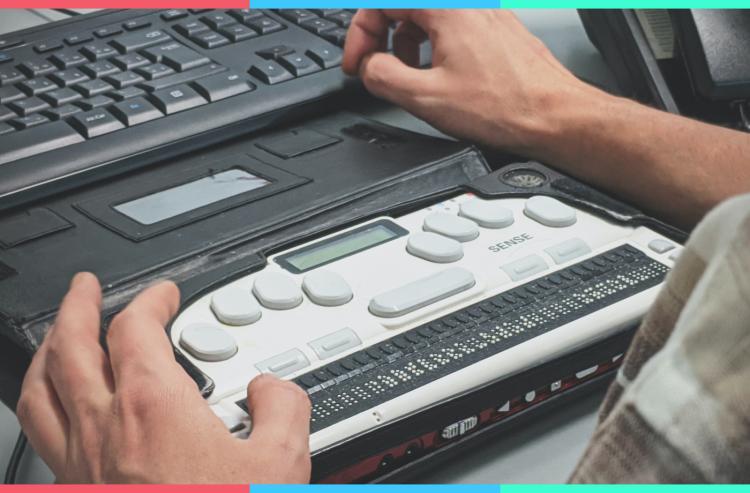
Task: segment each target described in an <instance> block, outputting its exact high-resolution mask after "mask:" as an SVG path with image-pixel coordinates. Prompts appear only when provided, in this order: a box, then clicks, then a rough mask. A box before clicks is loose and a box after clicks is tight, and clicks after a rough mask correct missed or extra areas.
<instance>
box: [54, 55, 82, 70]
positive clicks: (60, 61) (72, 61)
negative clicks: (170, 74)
mask: <svg viewBox="0 0 750 493" xmlns="http://www.w3.org/2000/svg"><path fill="white" fill-rule="evenodd" d="M50 60H51V61H52V63H54V64H55V65H57V66H58V67H60V68H61V69H66V68H70V67H75V66H78V65H83V64H84V63H87V62H88V61H89V60H88V58H86V57H85V56H83V55H81V54H80V53H76V52H72V53H68V52H62V53H56V54H55V55H52V56H51V57H50Z"/></svg>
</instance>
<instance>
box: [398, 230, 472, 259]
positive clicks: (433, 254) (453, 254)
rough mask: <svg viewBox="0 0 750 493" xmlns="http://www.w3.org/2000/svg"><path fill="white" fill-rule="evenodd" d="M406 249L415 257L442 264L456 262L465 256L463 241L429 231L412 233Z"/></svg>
mask: <svg viewBox="0 0 750 493" xmlns="http://www.w3.org/2000/svg"><path fill="white" fill-rule="evenodd" d="M406 251H407V252H409V253H411V254H412V255H414V256H415V257H419V258H423V259H425V260H429V261H430V262H438V263H441V264H445V263H448V262H455V261H456V260H460V259H461V258H462V257H463V256H464V248H463V246H461V243H459V242H457V241H456V240H454V239H452V238H446V237H445V236H441V235H439V234H437V233H431V232H429V231H425V232H421V231H420V232H419V233H414V234H413V235H411V236H410V237H409V240H408V241H407V242H406Z"/></svg>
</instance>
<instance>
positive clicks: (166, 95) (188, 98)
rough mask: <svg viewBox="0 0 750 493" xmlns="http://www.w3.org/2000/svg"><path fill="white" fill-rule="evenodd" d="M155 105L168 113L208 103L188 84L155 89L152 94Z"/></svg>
mask: <svg viewBox="0 0 750 493" xmlns="http://www.w3.org/2000/svg"><path fill="white" fill-rule="evenodd" d="M151 98H152V101H153V103H154V105H155V106H156V107H157V108H159V109H160V110H161V111H162V112H164V113H166V114H167V115H171V114H172V113H177V112H178V111H184V110H188V109H190V108H195V107H196V106H200V105H202V104H206V102H207V101H206V100H205V99H203V97H202V96H201V95H200V94H198V93H197V92H195V91H194V90H193V89H191V88H190V87H189V86H188V85H187V84H181V85H179V86H175V87H170V88H168V89H162V90H160V91H155V92H154V93H153V94H151Z"/></svg>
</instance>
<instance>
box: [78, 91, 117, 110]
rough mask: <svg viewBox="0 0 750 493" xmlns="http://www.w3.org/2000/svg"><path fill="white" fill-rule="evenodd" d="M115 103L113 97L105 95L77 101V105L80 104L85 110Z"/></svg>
mask: <svg viewBox="0 0 750 493" xmlns="http://www.w3.org/2000/svg"><path fill="white" fill-rule="evenodd" d="M112 103H114V101H113V100H112V98H108V97H107V96H104V95H101V94H100V95H98V96H94V97H93V98H88V99H84V100H82V101H78V102H76V106H80V107H81V109H83V110H85V111H89V110H93V109H95V108H101V107H103V106H109V105H110V104H112Z"/></svg>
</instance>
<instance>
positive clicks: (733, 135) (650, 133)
mask: <svg viewBox="0 0 750 493" xmlns="http://www.w3.org/2000/svg"><path fill="white" fill-rule="evenodd" d="M546 116H547V117H548V121H547V122H546V125H545V126H542V127H540V129H538V132H537V136H538V138H537V139H536V141H535V142H534V146H533V147H534V148H533V149H529V151H530V152H531V153H532V154H535V157H538V158H540V159H543V160H545V161H547V162H549V163H553V164H555V165H556V166H558V167H560V168H561V169H562V170H564V171H566V172H568V173H570V174H572V175H574V176H577V177H579V178H581V179H583V180H584V181H587V182H589V183H591V184H592V185H595V186H597V187H600V188H602V189H606V190H608V191H609V192H611V193H613V194H615V195H617V196H619V197H621V198H623V199H625V200H627V201H629V202H631V203H633V204H635V205H637V206H639V207H640V208H642V209H644V210H646V211H648V212H651V213H653V214H655V215H657V216H659V217H663V218H664V219H666V220H669V221H671V222H673V223H674V224H676V225H679V226H682V227H685V228H688V229H689V228H691V227H692V226H693V225H694V224H695V223H696V222H697V221H698V220H699V219H700V218H701V217H702V216H703V215H704V214H705V213H706V212H707V211H708V210H709V209H710V208H711V207H713V206H714V205H716V204H717V203H719V202H720V201H722V200H723V199H725V198H727V197H729V196H731V195H735V194H738V193H742V192H747V191H750V135H747V134H744V133H742V132H738V131H734V130H729V129H726V128H722V127H718V126H714V125H708V124H705V123H701V122H698V121H694V120H690V119H688V118H683V117H679V116H675V115H672V114H669V113H666V112H662V111H658V110H654V109H652V108H648V107H646V106H643V105H640V104H637V103H635V102H633V101H630V100H627V99H623V98H617V97H614V96H611V95H608V94H606V93H603V92H601V91H599V90H596V89H593V88H585V89H571V90H569V91H566V92H565V93H564V94H562V95H561V97H558V98H556V99H554V100H553V101H552V102H550V104H549V111H548V112H547V115H546Z"/></svg>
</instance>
